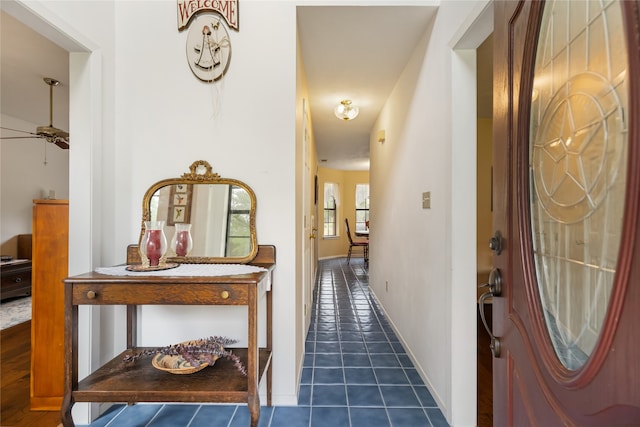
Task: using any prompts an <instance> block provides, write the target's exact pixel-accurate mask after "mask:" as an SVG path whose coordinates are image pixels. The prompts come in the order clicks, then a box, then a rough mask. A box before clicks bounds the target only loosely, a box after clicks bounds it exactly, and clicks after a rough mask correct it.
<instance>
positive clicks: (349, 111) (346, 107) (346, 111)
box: [333, 99, 360, 121]
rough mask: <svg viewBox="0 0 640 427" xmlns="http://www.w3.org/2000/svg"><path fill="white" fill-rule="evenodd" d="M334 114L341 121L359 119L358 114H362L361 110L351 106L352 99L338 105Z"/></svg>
mask: <svg viewBox="0 0 640 427" xmlns="http://www.w3.org/2000/svg"><path fill="white" fill-rule="evenodd" d="M333 112H334V113H335V115H336V117H337V118H339V119H340V120H344V121H348V120H353V119H355V118H356V117H358V113H359V112H360V110H359V109H358V107H354V106H353V105H351V100H350V99H345V100H342V101H340V104H338V106H337V107H336V108H335V109H334V110H333Z"/></svg>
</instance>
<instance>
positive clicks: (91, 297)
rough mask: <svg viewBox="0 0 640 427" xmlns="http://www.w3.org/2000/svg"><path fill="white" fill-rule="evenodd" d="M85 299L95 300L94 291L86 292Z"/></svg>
mask: <svg viewBox="0 0 640 427" xmlns="http://www.w3.org/2000/svg"><path fill="white" fill-rule="evenodd" d="M87 298H89V299H96V293H95V292H94V291H89V292H87Z"/></svg>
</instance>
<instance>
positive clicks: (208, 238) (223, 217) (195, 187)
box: [139, 160, 258, 264]
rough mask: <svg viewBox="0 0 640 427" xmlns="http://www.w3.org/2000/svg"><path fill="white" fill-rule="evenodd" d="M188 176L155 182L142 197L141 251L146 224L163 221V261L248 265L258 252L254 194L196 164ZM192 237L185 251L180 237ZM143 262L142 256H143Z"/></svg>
mask: <svg viewBox="0 0 640 427" xmlns="http://www.w3.org/2000/svg"><path fill="white" fill-rule="evenodd" d="M189 169H190V172H188V173H185V174H183V175H182V177H180V178H171V179H165V180H162V181H158V182H156V183H155V184H153V185H152V186H151V187H149V189H148V190H147V192H146V193H145V195H144V198H143V199H142V226H141V232H140V239H139V247H140V248H143V244H142V243H143V239H144V236H145V231H146V226H145V225H146V224H149V222H156V223H158V222H160V221H162V222H163V227H162V229H163V230H164V234H165V236H166V241H167V244H166V255H165V256H166V260H167V261H170V262H179V263H199V264H203V263H236V264H244V263H248V262H250V261H251V260H253V258H255V256H256V254H257V252H258V241H257V237H256V196H255V194H254V192H253V190H252V189H251V188H250V187H249V186H248V185H246V184H245V183H243V182H241V181H238V180H236V179H231V178H222V177H220V176H219V175H218V174H217V173H213V172H212V169H211V165H210V164H209V163H208V162H206V161H204V160H196V161H195V162H193V163H192V164H191V166H190V167H189ZM182 230H185V232H186V233H189V234H190V241H189V247H188V249H186V243H185V244H184V245H183V246H184V247H182V246H181V243H180V242H181V239H180V238H179V236H180V235H181V234H182V233H181V231H182ZM141 255H142V258H143V262H144V259H145V257H146V255H144V254H142V253H141Z"/></svg>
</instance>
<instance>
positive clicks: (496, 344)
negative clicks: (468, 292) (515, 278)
mask: <svg viewBox="0 0 640 427" xmlns="http://www.w3.org/2000/svg"><path fill="white" fill-rule="evenodd" d="M479 288H489V290H488V291H487V292H485V293H483V294H482V295H480V299H479V300H478V310H479V312H480V318H481V319H482V324H483V325H484V328H485V330H486V331H487V333H488V334H489V336H490V337H491V344H490V345H489V348H490V349H491V354H493V357H500V338H498V337H496V336H495V335H493V332H492V331H491V328H489V324H488V323H487V319H486V317H485V315H484V304H485V301H486V300H487V298H491V297H498V296H500V295H502V274H500V269H498V268H494V269H493V270H491V273H489V280H488V281H487V283H484V284H482V285H480V286H479Z"/></svg>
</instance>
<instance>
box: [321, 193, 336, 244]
mask: <svg viewBox="0 0 640 427" xmlns="http://www.w3.org/2000/svg"><path fill="white" fill-rule="evenodd" d="M338 191H339V190H338V184H335V183H333V182H325V184H324V234H323V236H324V237H335V236H337V235H338V231H337V230H338V227H336V224H337V216H338V214H337V209H338V201H339V199H340V194H339V192H338Z"/></svg>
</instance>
